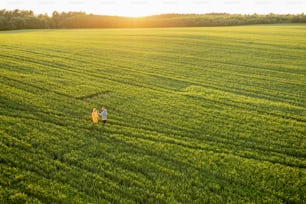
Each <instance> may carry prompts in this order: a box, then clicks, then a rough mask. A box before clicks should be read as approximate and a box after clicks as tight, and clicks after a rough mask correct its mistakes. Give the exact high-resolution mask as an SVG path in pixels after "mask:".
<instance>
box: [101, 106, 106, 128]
mask: <svg viewBox="0 0 306 204" xmlns="http://www.w3.org/2000/svg"><path fill="white" fill-rule="evenodd" d="M99 115H100V116H102V122H103V124H105V123H106V121H107V109H106V108H105V106H102V112H101V113H99Z"/></svg>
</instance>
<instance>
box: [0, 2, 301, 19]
mask: <svg viewBox="0 0 306 204" xmlns="http://www.w3.org/2000/svg"><path fill="white" fill-rule="evenodd" d="M0 9H6V10H14V9H20V10H32V11H34V13H35V14H45V13H47V14H48V15H51V14H52V12H53V11H55V10H56V11H59V12H62V11H66V12H67V11H83V12H86V13H87V14H89V13H92V14H99V15H115V16H132V17H138V16H149V15H156V14H165V13H195V14H203V13H212V12H218V13H219V12H222V13H223V12H225V13H235V14H239V13H240V14H253V13H257V14H268V13H275V14H300V13H306V0H0Z"/></svg>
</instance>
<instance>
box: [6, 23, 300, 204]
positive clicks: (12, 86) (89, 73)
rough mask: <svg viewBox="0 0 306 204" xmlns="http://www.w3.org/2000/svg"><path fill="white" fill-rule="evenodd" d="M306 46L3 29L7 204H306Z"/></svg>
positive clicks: (173, 32)
mask: <svg viewBox="0 0 306 204" xmlns="http://www.w3.org/2000/svg"><path fill="white" fill-rule="evenodd" d="M305 36H306V27H305V25H303V24H301V25H273V26H240V27H238V26H237V27H215V28H168V29H167V28H163V29H161V28H160V29H158V28H156V29H83V30H82V29H80V30H24V31H10V32H1V33H0V71H1V75H0V77H1V81H0V94H1V97H0V120H1V123H0V171H1V174H0V203H247V202H249V203H303V202H306V198H305V194H306V193H305V192H306V136H305V132H306V105H305V104H306V101H305V95H306V83H305V74H306V58H305V56H306V38H305ZM102 105H105V106H106V107H107V109H108V121H107V123H106V124H105V125H102V124H101V121H100V123H99V124H98V125H94V124H92V122H91V111H92V108H94V107H96V108H98V109H99V110H101V106H102Z"/></svg>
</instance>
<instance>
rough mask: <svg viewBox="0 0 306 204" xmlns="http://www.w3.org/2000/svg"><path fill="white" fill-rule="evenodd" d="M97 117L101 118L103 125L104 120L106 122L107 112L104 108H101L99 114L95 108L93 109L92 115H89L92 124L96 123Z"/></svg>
mask: <svg viewBox="0 0 306 204" xmlns="http://www.w3.org/2000/svg"><path fill="white" fill-rule="evenodd" d="M99 116H102V122H103V123H104V124H105V123H106V120H107V110H106V108H105V106H102V111H101V113H99V112H98V110H97V109H96V108H94V109H93V110H92V113H91V118H92V122H93V123H98V118H99Z"/></svg>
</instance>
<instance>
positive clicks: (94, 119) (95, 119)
mask: <svg viewBox="0 0 306 204" xmlns="http://www.w3.org/2000/svg"><path fill="white" fill-rule="evenodd" d="M91 118H92V122H93V123H98V119H99V115H98V110H97V109H96V108H94V109H93V110H92V113H91Z"/></svg>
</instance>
